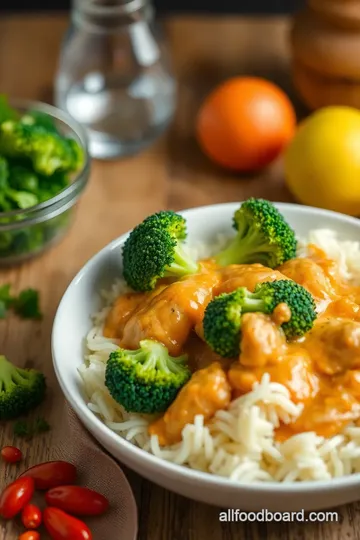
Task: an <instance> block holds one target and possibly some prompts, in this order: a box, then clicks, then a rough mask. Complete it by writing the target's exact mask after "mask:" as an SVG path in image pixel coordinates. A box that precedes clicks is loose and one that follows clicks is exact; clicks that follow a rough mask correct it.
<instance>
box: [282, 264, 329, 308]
mask: <svg viewBox="0 0 360 540" xmlns="http://www.w3.org/2000/svg"><path fill="white" fill-rule="evenodd" d="M278 270H279V272H281V273H282V274H284V275H285V276H287V277H288V278H289V279H292V280H293V281H296V283H299V285H302V286H303V287H304V288H305V289H307V290H308V291H309V293H310V294H311V295H312V296H313V298H314V300H315V302H316V307H317V311H318V312H323V311H324V310H325V309H326V307H327V306H328V304H329V302H330V301H331V300H332V299H334V298H335V297H336V294H335V291H334V289H333V287H332V285H331V281H330V279H329V277H328V276H327V275H326V273H325V271H324V270H323V268H321V266H319V265H318V264H317V263H316V262H315V261H313V260H312V259H307V258H298V259H291V260H290V261H287V262H286V263H284V264H283V265H282V266H279V268H278Z"/></svg>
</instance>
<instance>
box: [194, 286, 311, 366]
mask: <svg viewBox="0 0 360 540" xmlns="http://www.w3.org/2000/svg"><path fill="white" fill-rule="evenodd" d="M281 303H285V304H286V305H287V306H288V307H289V308H290V313H291V317H290V319H289V321H286V322H284V323H282V324H281V328H282V329H283V331H284V334H285V336H286V338H287V339H288V340H291V339H294V338H297V337H301V336H302V335H304V334H305V333H306V332H308V331H309V330H310V329H311V328H312V326H313V322H314V320H315V319H316V311H315V308H316V306H315V302H314V299H313V297H312V296H311V294H310V293H309V292H308V291H307V290H306V289H304V287H302V286H301V285H299V284H298V283H295V281H291V280H279V281H273V282H266V283H259V284H258V285H257V286H256V289H255V292H254V293H251V292H249V291H248V290H247V289H246V288H245V287H240V288H239V289H236V290H235V291H233V292H231V293H224V294H220V295H219V296H217V297H216V298H214V299H213V300H212V301H211V302H210V303H209V304H208V306H207V308H206V310H205V315H204V321H203V327H204V338H205V341H206V343H207V344H208V345H209V346H210V347H211V348H212V349H213V350H214V351H215V352H216V353H218V354H219V355H220V356H223V357H228V358H233V357H235V356H238V355H239V352H240V347H241V319H242V315H243V314H244V313H248V312H260V313H268V314H270V313H272V312H273V311H274V309H275V308H276V306H278V305H279V304H281Z"/></svg>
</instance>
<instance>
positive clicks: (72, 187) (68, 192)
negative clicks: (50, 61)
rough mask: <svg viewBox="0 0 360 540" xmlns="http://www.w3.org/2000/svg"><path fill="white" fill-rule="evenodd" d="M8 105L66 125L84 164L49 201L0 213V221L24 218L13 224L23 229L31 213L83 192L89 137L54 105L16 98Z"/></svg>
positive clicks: (74, 121) (0, 227)
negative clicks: (78, 144) (71, 179)
mask: <svg viewBox="0 0 360 540" xmlns="http://www.w3.org/2000/svg"><path fill="white" fill-rule="evenodd" d="M9 104H10V105H11V106H12V107H14V108H15V109H24V110H25V111H26V110H30V109H34V110H36V111H39V112H44V113H46V114H48V115H49V116H51V117H52V118H55V119H56V120H60V122H63V123H64V124H66V126H67V127H69V128H70V129H71V131H72V133H73V134H75V135H76V138H77V139H78V142H79V143H80V144H81V147H82V149H83V151H84V164H83V166H82V168H81V169H80V171H78V172H76V174H75V176H74V179H73V181H72V182H71V184H69V185H68V186H66V187H65V188H64V189H62V190H61V191H59V193H57V194H56V195H54V196H53V197H51V198H50V199H47V200H46V201H43V202H41V203H39V204H36V205H34V206H30V207H29V208H24V209H22V208H20V209H18V210H10V211H9V212H0V219H4V218H13V217H16V216H24V219H22V220H19V221H18V222H15V223H16V224H18V223H20V224H21V227H23V226H26V225H28V224H30V223H32V220H33V219H34V218H33V217H31V216H32V214H33V213H37V212H42V211H43V210H45V209H46V208H49V207H51V206H53V205H58V204H60V203H61V202H62V201H64V200H67V199H68V198H71V196H72V195H73V194H74V195H77V194H79V192H81V191H82V190H83V188H84V187H85V185H86V184H87V181H88V177H89V173H90V165H91V157H90V153H89V137H88V133H87V130H86V129H85V127H84V126H83V125H82V124H80V123H79V122H78V121H77V120H75V119H74V118H73V117H72V116H70V114H68V113H67V112H66V111H63V110H61V109H59V108H58V107H55V106H54V105H49V104H48V103H44V102H42V101H36V100H28V99H17V98H15V99H12V98H9ZM15 223H14V224H15ZM3 227H4V229H3V230H5V228H6V227H9V224H1V223H0V230H2V228H3Z"/></svg>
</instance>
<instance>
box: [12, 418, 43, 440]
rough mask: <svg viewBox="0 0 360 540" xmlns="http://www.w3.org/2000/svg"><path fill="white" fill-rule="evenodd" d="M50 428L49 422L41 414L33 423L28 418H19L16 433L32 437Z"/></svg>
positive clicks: (16, 423) (15, 426)
mask: <svg viewBox="0 0 360 540" xmlns="http://www.w3.org/2000/svg"><path fill="white" fill-rule="evenodd" d="M49 430H50V425H49V423H48V422H47V421H46V420H45V418H42V417H41V416H39V417H38V418H36V419H35V420H34V422H33V423H32V424H31V423H30V422H27V421H26V420H18V421H17V422H15V424H14V435H16V436H17V437H23V438H27V439H31V438H32V437H34V436H35V435H39V434H40V433H46V432H47V431H49Z"/></svg>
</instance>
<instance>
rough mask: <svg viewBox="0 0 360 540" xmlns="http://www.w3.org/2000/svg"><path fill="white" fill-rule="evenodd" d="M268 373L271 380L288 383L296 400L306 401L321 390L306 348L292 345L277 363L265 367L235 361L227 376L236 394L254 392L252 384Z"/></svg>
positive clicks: (235, 395) (236, 395)
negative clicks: (248, 365) (250, 366)
mask: <svg viewBox="0 0 360 540" xmlns="http://www.w3.org/2000/svg"><path fill="white" fill-rule="evenodd" d="M265 371H266V372H267V373H269V375H270V380H271V382H276V383H279V384H282V385H283V386H285V387H286V388H287V389H288V390H289V392H290V396H291V399H292V400H293V401H294V402H295V403H303V402H306V401H307V400H309V399H310V398H313V397H314V396H315V395H316V394H317V393H318V391H319V377H318V376H317V374H316V373H314V370H313V364H312V361H311V358H310V356H309V354H308V353H307V352H306V350H304V349H301V348H300V347H299V346H297V345H291V346H290V347H289V350H288V351H287V352H286V354H285V355H284V356H282V358H281V359H279V361H278V362H277V363H274V364H271V365H269V366H267V367H266V370H264V368H263V367H253V368H249V367H245V366H243V365H242V364H241V363H240V362H234V363H233V364H232V366H231V368H230V369H229V372H228V379H229V383H230V386H231V388H232V389H233V390H234V397H235V398H236V397H239V396H241V395H244V394H247V393H248V392H251V390H252V388H253V385H254V384H255V383H258V382H260V381H261V378H262V376H263V374H264V372H265Z"/></svg>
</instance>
